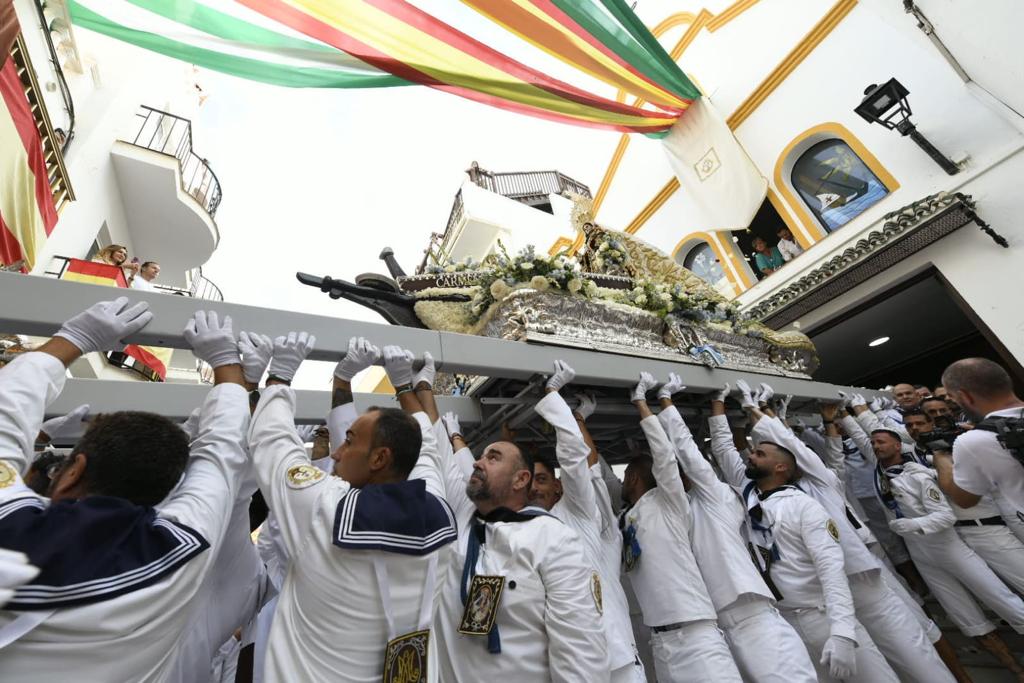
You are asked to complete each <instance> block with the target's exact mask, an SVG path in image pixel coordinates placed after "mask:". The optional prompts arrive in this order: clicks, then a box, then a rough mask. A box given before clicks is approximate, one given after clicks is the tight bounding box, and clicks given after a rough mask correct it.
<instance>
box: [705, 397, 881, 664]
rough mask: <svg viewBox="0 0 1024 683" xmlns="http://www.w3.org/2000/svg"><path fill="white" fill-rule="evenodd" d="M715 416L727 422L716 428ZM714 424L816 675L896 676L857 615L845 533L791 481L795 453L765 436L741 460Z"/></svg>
mask: <svg viewBox="0 0 1024 683" xmlns="http://www.w3.org/2000/svg"><path fill="white" fill-rule="evenodd" d="M721 398H724V397H721ZM744 403H745V405H744V408H747V407H748V406H749V405H751V403H753V401H752V400H751V398H750V396H749V394H748V395H747V396H745V397H744ZM753 405H754V406H755V409H756V403H753ZM719 421H721V422H723V423H725V424H724V425H719V426H718V427H717V428H716V426H715V423H716V422H719ZM711 424H712V430H713V431H712V454H713V455H714V457H715V458H716V459H717V460H718V464H719V466H720V468H721V470H722V473H723V475H724V476H725V479H726V481H727V482H728V483H729V484H731V485H732V486H733V487H742V491H743V497H744V502H745V505H746V508H747V518H748V523H747V531H748V533H749V535H750V542H751V546H752V547H753V548H754V550H755V551H756V552H755V559H756V560H757V562H758V566H759V568H760V569H761V573H762V575H763V576H765V580H766V581H770V582H771V585H774V587H775V591H776V592H777V594H778V595H780V596H781V597H780V598H779V602H778V605H779V608H780V611H781V612H782V615H783V617H785V619H786V621H788V622H789V623H790V624H792V625H793V628H795V629H796V631H797V633H798V634H799V635H800V638H801V639H802V640H803V641H804V644H805V645H806V646H807V651H808V653H809V654H810V655H811V661H812V663H813V664H814V665H815V668H816V669H817V671H818V678H819V680H822V681H835V680H845V681H863V682H864V683H869V682H871V683H878V682H880V681H891V682H892V683H896V681H898V680H899V679H898V678H897V676H896V674H895V672H893V670H892V668H891V667H890V666H889V664H888V663H887V662H886V661H885V658H884V657H883V656H882V653H881V652H879V650H878V648H877V647H876V646H875V643H874V642H873V641H872V640H871V636H869V635H868V633H867V631H865V630H864V626H862V625H861V623H860V622H858V621H857V617H856V616H855V614H854V603H853V596H852V594H851V593H850V586H849V583H847V579H846V574H847V571H848V570H847V569H844V556H843V548H842V546H840V540H841V536H842V533H843V532H842V531H840V528H839V527H838V526H837V524H836V522H835V520H834V519H832V518H831V517H830V516H829V513H828V512H827V511H826V510H825V508H824V507H823V506H822V505H821V503H819V502H818V501H817V500H815V499H813V498H812V497H811V496H809V495H807V494H806V493H804V492H803V491H802V490H801V489H800V488H798V486H797V485H795V484H794V482H795V480H796V478H797V476H798V472H799V471H798V469H797V465H796V458H795V457H794V454H793V453H792V452H790V451H789V450H788V449H787V448H786V447H784V446H782V445H780V444H778V443H774V442H770V441H767V440H763V441H761V442H760V443H759V444H758V445H757V446H756V447H755V448H754V450H753V451H752V452H751V453H750V455H749V456H748V461H747V463H746V465H744V463H743V461H742V460H741V459H740V455H739V452H738V451H737V450H736V449H735V447H733V445H732V435H731V434H728V436H726V434H727V433H728V423H727V422H725V416H724V415H721V416H718V417H712V419H711ZM723 426H724V429H722V427H723ZM723 432H724V433H723ZM726 441H728V444H726V443H725V442H726ZM815 459H817V456H815Z"/></svg>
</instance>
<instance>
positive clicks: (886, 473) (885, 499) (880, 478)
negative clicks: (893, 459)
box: [874, 463, 903, 519]
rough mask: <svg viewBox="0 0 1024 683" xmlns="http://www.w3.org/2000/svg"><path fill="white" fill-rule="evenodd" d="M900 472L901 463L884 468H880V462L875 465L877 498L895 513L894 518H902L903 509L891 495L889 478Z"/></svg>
mask: <svg viewBox="0 0 1024 683" xmlns="http://www.w3.org/2000/svg"><path fill="white" fill-rule="evenodd" d="M901 474H903V465H902V464H901V465H893V466H892V467H886V468H885V469H882V465H881V463H879V464H877V465H875V477H874V484H875V493H877V494H878V498H879V499H880V500H881V501H882V503H884V504H885V507H887V508H889V509H890V510H892V513H893V514H894V515H896V519H902V518H903V510H901V509H900V504H899V502H898V501H897V500H896V497H895V496H894V495H892V486H890V485H889V480H890V479H894V478H895V477H898V476H900V475H901Z"/></svg>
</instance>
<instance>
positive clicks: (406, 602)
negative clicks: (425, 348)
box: [249, 385, 455, 683]
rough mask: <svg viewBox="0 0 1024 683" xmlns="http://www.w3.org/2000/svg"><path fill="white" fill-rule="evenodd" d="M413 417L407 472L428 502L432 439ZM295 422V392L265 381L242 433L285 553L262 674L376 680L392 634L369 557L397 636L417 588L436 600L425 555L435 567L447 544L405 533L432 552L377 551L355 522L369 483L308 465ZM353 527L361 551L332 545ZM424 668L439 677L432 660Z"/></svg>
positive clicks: (433, 482) (435, 479) (420, 418)
mask: <svg viewBox="0 0 1024 683" xmlns="http://www.w3.org/2000/svg"><path fill="white" fill-rule="evenodd" d="M414 417H415V418H416V420H417V422H419V424H420V432H421V434H422V439H423V443H422V448H421V451H420V459H419V461H418V462H417V464H416V467H415V468H414V469H413V471H412V473H411V474H410V476H409V479H410V480H420V479H421V480H423V481H424V483H425V488H426V491H425V496H426V498H425V500H426V501H427V503H426V504H429V502H430V500H431V496H439V494H440V493H441V479H440V475H439V472H438V470H437V462H436V458H437V447H436V443H435V440H434V432H433V430H432V429H431V425H430V420H429V419H428V418H427V416H426V415H425V414H423V413H417V414H416V415H415V416H414ZM294 420H295V392H294V391H293V390H292V389H291V388H290V387H286V386H282V385H275V386H271V387H267V388H266V389H265V390H264V391H263V393H262V396H261V397H260V402H259V405H258V406H257V407H256V412H255V413H254V414H253V422H252V428H251V429H250V433H249V444H250V451H251V453H252V458H253V462H254V464H255V467H256V474H257V477H258V479H259V482H260V489H261V490H262V491H263V495H264V497H265V498H266V500H267V504H268V505H269V507H270V509H271V510H273V511H274V514H275V517H276V519H277V522H278V525H279V527H280V532H281V539H282V540H283V543H284V545H285V549H286V552H287V553H288V556H289V557H290V558H291V563H290V566H289V569H288V573H287V575H286V576H285V580H284V585H283V586H282V588H281V594H280V597H279V598H278V603H277V609H276V612H275V614H274V622H273V625H272V626H271V631H270V638H269V644H268V647H267V655H266V661H265V678H266V680H267V681H271V682H273V683H277V682H278V681H281V682H290V681H322V680H333V681H351V682H356V681H359V682H366V683H368V682H369V681H379V680H380V677H381V672H382V670H383V666H384V651H385V647H386V645H387V643H388V640H389V632H388V626H387V620H386V618H385V613H384V608H383V602H382V597H381V596H382V593H381V587H380V586H379V585H378V582H377V579H376V574H375V568H374V561H375V560H378V561H382V562H383V563H384V565H385V567H386V573H387V578H388V584H389V587H390V598H391V599H390V602H391V605H392V612H393V616H394V625H395V629H396V633H395V635H402V634H405V633H409V632H412V631H416V630H419V624H418V621H417V620H418V615H419V611H420V607H421V597H422V596H423V594H424V593H425V592H433V593H434V594H435V599H436V595H437V593H438V591H439V588H440V581H438V580H436V579H435V581H434V584H433V585H430V586H428V585H427V579H428V569H429V566H430V563H431V557H432V556H435V555H436V556H438V561H439V565H438V570H437V571H438V572H440V567H441V566H443V565H444V564H445V563H446V562H447V561H448V556H449V555H450V548H451V544H450V543H449V544H448V545H443V546H441V547H439V548H434V549H433V550H430V547H427V546H422V544H421V543H420V541H421V539H420V538H418V537H416V538H414V537H412V536H408V537H406V536H402V537H401V538H400V539H399V541H401V542H403V543H407V544H408V545H409V546H410V548H413V547H414V549H415V550H417V551H423V550H430V552H425V553H424V554H399V553H396V552H388V551H384V550H380V549H378V548H377V547H376V546H377V543H376V541H377V536H376V535H375V534H372V533H370V532H366V533H363V532H359V531H357V530H355V529H354V524H355V523H356V520H357V519H358V512H357V509H356V504H357V503H358V502H359V500H360V498H361V497H364V496H366V494H367V492H369V491H371V490H372V489H370V488H368V489H363V490H355V489H352V487H351V486H350V485H349V484H348V482H346V481H345V480H343V479H341V478H340V477H335V476H330V475H327V474H325V473H324V472H323V471H322V470H320V469H318V468H316V467H314V466H313V465H311V464H310V461H309V457H308V455H307V454H306V449H305V447H304V446H303V444H302V443H301V441H300V439H299V437H298V434H297V433H296V431H295V422H294ZM382 486H388V485H382ZM342 499H345V500H344V501H343V500H342ZM437 504H439V505H441V506H443V509H444V510H445V511H446V512H445V514H446V516H447V517H448V523H449V525H450V532H451V538H454V536H455V533H454V519H453V518H452V517H451V512H450V510H448V508H447V506H446V505H445V504H444V503H443V501H441V500H440V499H438V500H437ZM356 535H362V537H363V538H364V539H365V541H366V544H367V548H366V549H354V548H352V547H351V546H350V545H346V546H344V547H339V545H340V541H341V540H342V539H344V540H345V541H346V542H347V541H348V540H349V539H351V538H353V537H354V536H356ZM399 541H395V542H399ZM439 575H440V574H438V576H439ZM435 605H436V602H435ZM429 676H430V680H437V674H436V667H434V666H433V665H431V667H430V670H429Z"/></svg>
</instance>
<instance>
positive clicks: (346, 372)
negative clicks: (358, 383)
mask: <svg viewBox="0 0 1024 683" xmlns="http://www.w3.org/2000/svg"><path fill="white" fill-rule="evenodd" d="M379 358H380V349H378V348H377V347H376V346H374V345H373V344H371V343H370V342H368V341H366V340H365V339H363V338H362V337H352V338H351V339H349V340H348V351H347V352H346V353H345V357H344V358H342V359H341V360H340V361H338V364H337V365H336V366H335V367H334V376H335V377H337V378H338V379H340V380H341V381H343V382H351V381H352V378H353V377H355V376H356V375H357V374H359V373H360V372H362V371H363V370H365V369H366V368H368V367H370V366H371V365H373V364H374V363H376V362H377V360H378V359H379Z"/></svg>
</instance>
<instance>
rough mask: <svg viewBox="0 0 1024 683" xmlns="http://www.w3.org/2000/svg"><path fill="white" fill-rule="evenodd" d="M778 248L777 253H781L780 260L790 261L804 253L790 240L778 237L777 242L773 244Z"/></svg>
mask: <svg viewBox="0 0 1024 683" xmlns="http://www.w3.org/2000/svg"><path fill="white" fill-rule="evenodd" d="M775 246H777V247H778V248H779V253H780V254H782V260H784V261H792V260H793V259H794V258H796V257H797V256H799V255H800V254H802V253H804V250H803V248H802V247H801V246H800V245H799V244H797V243H796V242H794V241H792V240H784V239H780V240H779V243H778V244H777V245H775Z"/></svg>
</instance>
